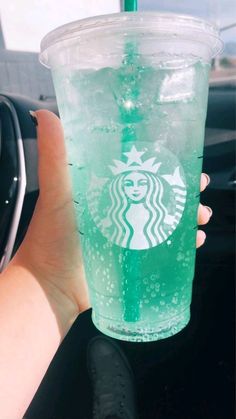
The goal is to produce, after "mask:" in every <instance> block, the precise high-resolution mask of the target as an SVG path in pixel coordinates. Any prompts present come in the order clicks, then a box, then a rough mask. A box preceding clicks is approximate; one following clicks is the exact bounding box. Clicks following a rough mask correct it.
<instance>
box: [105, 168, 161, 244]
mask: <svg viewBox="0 0 236 419" xmlns="http://www.w3.org/2000/svg"><path fill="white" fill-rule="evenodd" d="M110 196H111V202H112V205H111V207H110V210H109V212H108V219H109V218H110V220H111V222H112V225H113V228H114V230H113V233H112V236H111V241H112V242H115V243H116V244H118V245H120V246H122V247H126V248H129V249H147V248H149V247H154V246H156V245H157V244H159V243H161V242H163V241H164V240H165V239H166V237H167V236H166V233H165V232H164V230H163V221H164V219H165V217H166V215H167V214H168V213H167V209H166V207H165V206H164V204H163V202H162V197H163V185H162V182H161V181H160V179H158V178H157V177H156V176H154V175H153V173H148V172H146V171H143V172H142V171H140V172H139V171H128V172H127V173H121V174H120V175H118V176H117V177H116V178H115V179H114V180H113V181H112V182H111V185H110Z"/></svg>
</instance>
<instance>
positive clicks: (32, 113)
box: [29, 111, 38, 127]
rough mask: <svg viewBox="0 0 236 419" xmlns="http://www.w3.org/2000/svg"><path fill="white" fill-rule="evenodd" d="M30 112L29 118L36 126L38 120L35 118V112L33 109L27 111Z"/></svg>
mask: <svg viewBox="0 0 236 419" xmlns="http://www.w3.org/2000/svg"><path fill="white" fill-rule="evenodd" d="M29 114H30V118H31V120H32V122H33V123H34V125H35V126H36V127H37V125H38V120H37V116H36V113H35V112H34V111H29Z"/></svg>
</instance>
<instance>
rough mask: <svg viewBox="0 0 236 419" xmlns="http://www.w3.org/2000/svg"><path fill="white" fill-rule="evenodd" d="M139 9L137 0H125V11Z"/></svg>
mask: <svg viewBox="0 0 236 419" xmlns="http://www.w3.org/2000/svg"><path fill="white" fill-rule="evenodd" d="M137 9H138V1H137V0H125V1H124V12H136V11H137Z"/></svg>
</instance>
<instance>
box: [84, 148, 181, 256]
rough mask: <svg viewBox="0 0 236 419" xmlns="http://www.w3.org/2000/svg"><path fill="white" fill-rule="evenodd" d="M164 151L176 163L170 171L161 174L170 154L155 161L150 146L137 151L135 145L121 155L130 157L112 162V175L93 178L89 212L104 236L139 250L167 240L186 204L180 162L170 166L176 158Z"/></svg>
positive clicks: (122, 245)
mask: <svg viewBox="0 0 236 419" xmlns="http://www.w3.org/2000/svg"><path fill="white" fill-rule="evenodd" d="M162 149H163V150H164V153H167V157H168V163H169V165H171V167H174V170H173V171H172V173H171V174H166V171H164V172H163V170H164V169H163V165H164V160H166V158H163V159H162V160H163V161H162V162H155V160H156V157H151V158H147V159H146V160H145V159H144V157H143V155H144V154H145V153H146V152H147V148H145V149H143V150H142V151H138V150H137V149H136V147H135V146H134V145H133V146H132V147H131V149H130V151H128V152H123V153H122V155H123V156H125V157H123V160H124V159H125V160H126V161H123V160H113V163H114V165H113V166H112V165H109V172H110V175H111V176H109V177H106V178H101V177H97V176H96V175H95V174H93V175H92V177H91V182H90V187H89V190H88V194H87V200H88V206H89V210H90V213H91V215H92V217H93V220H94V222H95V223H96V225H97V227H98V228H99V229H100V231H101V232H102V234H103V235H104V236H105V237H106V238H107V239H108V240H110V241H111V242H113V243H115V244H117V245H118V246H121V247H124V248H128V249H136V250H141V249H148V248H151V247H155V246H157V245H159V244H161V243H162V242H164V241H165V240H167V238H168V237H169V236H170V235H171V234H172V233H173V231H174V230H175V229H176V227H177V225H178V224H179V222H180V219H181V217H182V214H183V211H184V207H185V202H186V185H185V183H184V174H182V175H181V172H182V173H183V170H182V168H181V166H180V165H179V163H178V165H177V166H173V165H172V163H175V164H176V162H177V159H176V157H175V156H173V154H172V153H170V152H169V151H168V150H166V149H164V148H163V147H162ZM161 156H163V153H160V157H161ZM172 156H173V158H172ZM163 157H164V156H163ZM170 159H172V160H173V159H174V161H172V162H171V161H170ZM161 168H162V173H163V174H161Z"/></svg>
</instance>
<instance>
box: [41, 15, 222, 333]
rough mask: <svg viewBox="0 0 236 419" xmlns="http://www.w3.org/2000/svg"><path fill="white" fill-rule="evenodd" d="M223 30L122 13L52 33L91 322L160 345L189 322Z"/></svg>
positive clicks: (175, 18) (46, 51)
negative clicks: (213, 71)
mask: <svg viewBox="0 0 236 419" xmlns="http://www.w3.org/2000/svg"><path fill="white" fill-rule="evenodd" d="M221 48H222V43H221V41H220V39H219V34H218V31H217V29H216V28H215V27H214V26H212V25H211V24H210V23H208V22H205V21H202V20H200V19H196V18H193V17H191V16H182V15H175V14H160V13H143V12H142V13H120V14H113V15H106V16H98V17H95V18H89V19H85V20H81V21H77V22H72V23H70V24H67V25H64V26H62V27H60V28H58V29H55V30H54V31H52V32H50V33H49V34H48V35H47V36H46V37H45V38H44V39H43V40H42V43H41V54H40V61H41V62H42V63H43V64H44V65H46V66H47V67H49V68H51V71H52V76H53V81H54V86H55V91H56V97H57V102H58V107H59V112H60V117H61V120H62V124H63V126H64V131H65V141H66V147H67V153H68V164H69V167H70V170H71V180H72V189H73V198H74V206H75V214H76V220H77V223H78V234H79V235H80V242H81V247H82V253H83V261H84V266H85V272H86V278H87V282H88V286H89V292H90V298H91V304H92V308H93V310H92V318H93V322H94V324H95V325H96V326H97V328H98V329H100V330H101V331H102V332H103V333H105V334H107V335H109V336H112V337H115V338H117V339H122V340H129V341H152V340H158V339H163V338H166V337H168V336H171V335H173V334H175V333H177V332H179V331H180V330H181V329H182V328H183V327H184V326H186V324H187V323H188V322H189V319H190V303H191V296H192V281H193V276H194V265H195V255H196V233H197V227H196V226H197V209H198V204H199V184H200V174H201V170H202V158H203V141H204V125H205V118H206V110H207V99H208V77H209V70H210V63H211V59H212V57H213V56H215V55H216V54H217V53H218V52H219V51H220V50H221Z"/></svg>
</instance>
